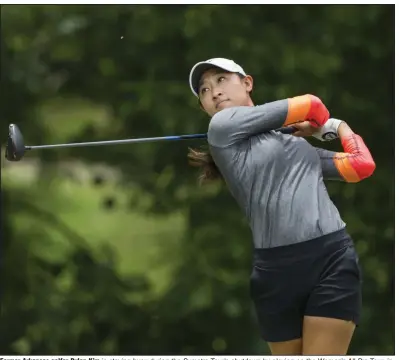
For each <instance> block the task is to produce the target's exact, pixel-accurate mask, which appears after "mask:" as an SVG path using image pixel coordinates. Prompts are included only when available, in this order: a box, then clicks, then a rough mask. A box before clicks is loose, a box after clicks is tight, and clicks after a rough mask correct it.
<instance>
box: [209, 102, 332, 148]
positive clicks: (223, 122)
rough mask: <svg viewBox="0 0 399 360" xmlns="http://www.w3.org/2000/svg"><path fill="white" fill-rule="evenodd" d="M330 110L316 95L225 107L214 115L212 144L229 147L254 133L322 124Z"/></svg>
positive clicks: (211, 123)
mask: <svg viewBox="0 0 399 360" xmlns="http://www.w3.org/2000/svg"><path fill="white" fill-rule="evenodd" d="M328 118H329V112H328V110H327V108H326V107H325V106H324V104H323V103H322V102H321V100H320V99H319V98H317V97H315V96H313V95H302V96H297V97H294V98H289V99H284V100H277V101H274V102H270V103H266V104H263V105H258V106H238V107H231V108H227V109H224V110H222V111H220V112H218V113H217V114H216V115H214V116H213V118H212V119H211V122H210V124H209V129H208V142H209V143H210V144H211V145H212V146H216V147H227V146H230V145H233V144H235V143H237V142H239V141H242V140H246V139H248V138H249V137H251V136H254V135H257V134H261V133H265V132H268V131H272V130H275V129H278V128H281V127H285V126H290V125H293V124H295V123H298V122H301V121H305V120H309V121H312V122H313V123H314V126H317V127H318V126H322V125H324V123H325V122H326V121H327V120H328Z"/></svg>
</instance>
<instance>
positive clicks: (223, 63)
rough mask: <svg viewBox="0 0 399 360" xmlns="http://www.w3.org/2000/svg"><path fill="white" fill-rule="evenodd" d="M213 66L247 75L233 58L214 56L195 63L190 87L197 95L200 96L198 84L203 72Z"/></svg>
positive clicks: (191, 73)
mask: <svg viewBox="0 0 399 360" xmlns="http://www.w3.org/2000/svg"><path fill="white" fill-rule="evenodd" d="M213 67H217V68H220V69H223V70H226V71H228V72H231V73H239V74H241V75H243V76H247V74H246V73H245V71H244V69H243V68H242V67H241V66H240V65H238V64H236V63H235V62H234V61H233V60H229V59H224V58H213V59H209V60H206V61H201V62H199V63H197V64H195V65H194V66H193V68H192V69H191V72H190V78H189V82H190V88H191V91H192V92H193V94H194V95H195V96H197V97H198V85H199V81H200V79H201V76H202V74H203V73H204V72H205V71H207V70H209V69H211V68H213Z"/></svg>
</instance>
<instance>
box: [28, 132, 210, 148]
mask: <svg viewBox="0 0 399 360" xmlns="http://www.w3.org/2000/svg"><path fill="white" fill-rule="evenodd" d="M189 139H206V134H193V135H179V136H163V137H151V138H140V139H124V140H107V141H92V142H80V143H70V144H53V145H34V146H26V147H25V149H26V150H36V149H52V148H69V147H85V146H103V145H120V144H132V143H133V144H134V143H144V142H151V141H172V140H174V141H176V140H189Z"/></svg>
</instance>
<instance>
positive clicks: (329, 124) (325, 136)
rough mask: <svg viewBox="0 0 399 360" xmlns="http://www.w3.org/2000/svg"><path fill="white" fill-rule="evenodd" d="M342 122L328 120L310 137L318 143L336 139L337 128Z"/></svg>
mask: <svg viewBox="0 0 399 360" xmlns="http://www.w3.org/2000/svg"><path fill="white" fill-rule="evenodd" d="M342 122H343V121H342V120H339V119H334V118H330V119H328V120H327V121H326V123H325V124H324V125H323V126H322V127H321V128H319V129H318V130H317V131H316V132H315V133H314V134H313V135H312V136H313V137H315V138H316V139H318V140H320V141H330V140H334V139H336V138H337V137H338V127H339V125H341V123H342Z"/></svg>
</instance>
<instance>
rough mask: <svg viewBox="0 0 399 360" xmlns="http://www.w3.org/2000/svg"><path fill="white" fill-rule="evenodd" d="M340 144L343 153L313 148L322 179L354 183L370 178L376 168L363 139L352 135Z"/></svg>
mask: <svg viewBox="0 0 399 360" xmlns="http://www.w3.org/2000/svg"><path fill="white" fill-rule="evenodd" d="M341 143H342V146H343V148H344V152H334V151H329V150H325V149H320V148H315V149H316V151H317V153H318V155H319V157H320V161H321V168H322V173H323V178H324V179H325V180H339V181H345V182H348V183H356V182H359V181H361V180H363V179H365V178H367V177H369V176H371V175H372V174H373V172H374V170H375V167H376V166H375V163H374V160H373V157H372V156H371V153H370V151H369V149H368V148H367V146H366V144H365V143H364V141H363V139H362V138H361V137H360V136H359V135H356V134H352V135H350V136H347V137H344V138H342V139H341Z"/></svg>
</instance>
